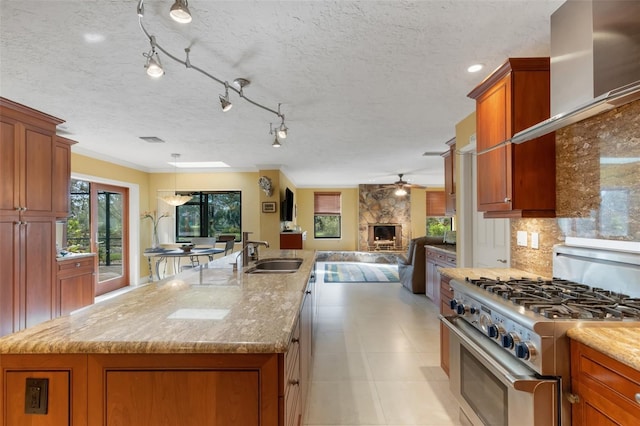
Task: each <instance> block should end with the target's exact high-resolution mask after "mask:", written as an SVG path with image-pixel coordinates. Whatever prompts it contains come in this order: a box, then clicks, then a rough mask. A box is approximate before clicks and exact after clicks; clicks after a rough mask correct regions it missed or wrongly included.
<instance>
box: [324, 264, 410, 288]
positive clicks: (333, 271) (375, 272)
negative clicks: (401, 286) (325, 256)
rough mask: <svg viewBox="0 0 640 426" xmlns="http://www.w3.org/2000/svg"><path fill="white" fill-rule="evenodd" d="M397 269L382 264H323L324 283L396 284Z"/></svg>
mask: <svg viewBox="0 0 640 426" xmlns="http://www.w3.org/2000/svg"><path fill="white" fill-rule="evenodd" d="M398 281H399V278H398V267H397V266H396V265H387V264H383V263H350V262H336V263H325V265H324V282H326V283H381V282H398Z"/></svg>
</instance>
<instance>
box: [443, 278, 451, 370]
mask: <svg viewBox="0 0 640 426" xmlns="http://www.w3.org/2000/svg"><path fill="white" fill-rule="evenodd" d="M450 281H451V278H449V277H445V276H442V278H441V280H440V314H441V315H443V316H449V315H453V314H454V312H453V310H451V299H453V289H452V288H451V286H450V285H449V282H450ZM440 367H441V368H442V369H443V370H444V372H445V373H446V374H447V376H448V375H449V329H448V328H447V327H446V326H445V325H444V324H442V323H440Z"/></svg>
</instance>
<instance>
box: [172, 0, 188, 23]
mask: <svg viewBox="0 0 640 426" xmlns="http://www.w3.org/2000/svg"><path fill="white" fill-rule="evenodd" d="M169 16H171V18H172V19H173V20H174V21H176V22H179V23H181V24H188V23H189V22H191V12H189V2H188V1H187V0H176V2H175V3H173V6H171V10H170V11H169Z"/></svg>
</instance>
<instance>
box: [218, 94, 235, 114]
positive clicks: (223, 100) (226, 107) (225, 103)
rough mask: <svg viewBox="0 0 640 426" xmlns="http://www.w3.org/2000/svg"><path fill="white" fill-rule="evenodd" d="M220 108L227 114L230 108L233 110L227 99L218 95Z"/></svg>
mask: <svg viewBox="0 0 640 426" xmlns="http://www.w3.org/2000/svg"><path fill="white" fill-rule="evenodd" d="M220 106H222V111H224V112H227V111H229V110H230V109H231V108H233V104H232V103H231V102H229V97H228V95H227V96H222V95H220Z"/></svg>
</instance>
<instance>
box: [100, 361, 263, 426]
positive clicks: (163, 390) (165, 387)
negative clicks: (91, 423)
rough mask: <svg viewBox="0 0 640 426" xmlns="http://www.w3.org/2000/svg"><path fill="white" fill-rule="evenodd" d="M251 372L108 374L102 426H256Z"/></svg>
mask: <svg viewBox="0 0 640 426" xmlns="http://www.w3.org/2000/svg"><path fill="white" fill-rule="evenodd" d="M258 379H259V377H258V373H257V372H256V371H108V372H107V373H106V413H105V419H106V423H105V424H106V425H109V426H128V425H183V426H200V425H220V426H223V425H225V426H226V425H247V426H250V425H258V424H259V403H260V401H259V396H258V389H259V380H258Z"/></svg>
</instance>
